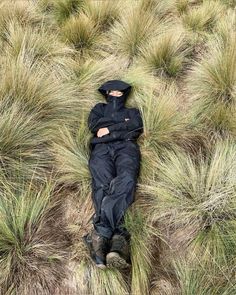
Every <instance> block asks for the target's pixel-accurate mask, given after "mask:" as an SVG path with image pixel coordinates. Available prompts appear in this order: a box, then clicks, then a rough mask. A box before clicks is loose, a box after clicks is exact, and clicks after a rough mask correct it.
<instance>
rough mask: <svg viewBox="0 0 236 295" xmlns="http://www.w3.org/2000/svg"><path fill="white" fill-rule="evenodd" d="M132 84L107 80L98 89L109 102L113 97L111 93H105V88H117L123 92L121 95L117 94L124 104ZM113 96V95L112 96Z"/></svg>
mask: <svg viewBox="0 0 236 295" xmlns="http://www.w3.org/2000/svg"><path fill="white" fill-rule="evenodd" d="M131 88H132V86H131V85H130V84H128V83H126V82H124V81H121V80H109V81H107V82H105V83H104V84H102V85H101V86H100V87H99V88H98V91H99V92H100V93H101V94H102V95H104V97H105V99H106V101H107V102H108V103H109V102H111V101H112V99H113V97H112V96H111V95H107V93H106V92H107V90H119V91H122V92H123V95H122V96H119V101H122V103H123V104H125V102H126V99H127V97H128V95H129V93H130V91H131ZM114 97H115V96H114Z"/></svg>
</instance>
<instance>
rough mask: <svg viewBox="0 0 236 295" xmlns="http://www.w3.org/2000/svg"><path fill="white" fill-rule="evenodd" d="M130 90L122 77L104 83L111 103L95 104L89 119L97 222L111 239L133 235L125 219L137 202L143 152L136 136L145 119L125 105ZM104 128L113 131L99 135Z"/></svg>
mask: <svg viewBox="0 0 236 295" xmlns="http://www.w3.org/2000/svg"><path fill="white" fill-rule="evenodd" d="M130 89H131V86H130V85H129V84H127V83H125V82H123V81H119V80H112V81H108V82H106V83H105V84H103V85H102V86H101V87H100V88H99V89H98V90H99V91H100V92H101V93H102V94H103V95H104V96H105V98H106V101H107V102H108V103H107V104H105V103H99V104H97V105H95V107H94V108H93V109H92V110H91V113H90V114H89V118H88V126H89V128H90V130H91V132H92V133H93V134H94V136H93V138H92V139H91V146H90V148H91V154H90V158H89V170H90V172H91V175H92V199H93V203H94V208H95V214H94V216H93V225H94V228H95V229H96V231H97V232H98V233H99V234H101V235H103V236H104V237H107V238H109V239H110V238H111V237H112V235H113V234H115V233H116V234H121V235H124V236H125V237H127V238H129V233H128V232H127V230H126V229H125V227H124V226H123V221H124V219H123V218H124V213H125V211H126V209H127V208H128V207H129V206H130V205H131V204H132V202H133V201H134V194H135V190H136V182H137V178H138V176H139V171H140V160H141V153H140V148H139V145H138V144H137V142H136V139H137V138H138V136H139V135H140V134H141V133H142V132H143V121H142V118H141V115H140V112H139V110H138V109H136V108H126V107H125V105H124V104H125V101H126V98H127V96H128V94H129V92H130ZM106 90H121V91H122V92H124V94H123V95H122V96H120V97H115V96H111V95H107V94H106ZM125 118H129V119H130V120H128V121H125ZM102 127H107V128H108V129H109V132H110V133H109V134H108V135H105V136H102V137H96V132H97V131H98V130H99V128H102Z"/></svg>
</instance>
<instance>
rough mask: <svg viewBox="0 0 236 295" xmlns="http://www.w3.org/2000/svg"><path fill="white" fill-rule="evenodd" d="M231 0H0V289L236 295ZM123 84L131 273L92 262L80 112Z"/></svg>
mask: <svg viewBox="0 0 236 295" xmlns="http://www.w3.org/2000/svg"><path fill="white" fill-rule="evenodd" d="M234 2H235V1H231V0H205V1H201V0H189V1H186V0H176V1H172V0H168V1H163V0H161V1H155V0H145V1H144V0H139V1H108V0H104V1H97V0H96V1H95V0H58V1H57V0H37V1H34V0H17V1H13V0H10V1H6V0H0V53H1V54H0V194H1V198H0V293H1V294H9V295H10V294H30V295H31V294H32V295H34V294H35V295H36V294H45V295H49V294H50V295H51V294H84V295H86V294H87V295H90V294H100V295H107V294H109V295H111V294H115V295H122V294H124V295H127V294H134V295H139V294H144V295H146V294H151V295H155V294H163V295H165V294H166V295H167V294H168V295H180V294H181V295H182V294H186V295H190V294H191V295H192V294H202V295H203V294H205V295H208V294H213V295H222V294H223V295H229V294H230V295H231V294H232V295H234V294H235V290H236V280H235V278H236V275H235V254H236V253H235V248H236V236H235V232H236V228H235V226H236V223H235V191H236V190H235V187H236V184H235V179H236V177H235V176H236V175H235V171H236V169H235V165H236V164H235V163H236V153H235V151H236V149H235V135H236V121H235V110H236V103H235V98H236V96H235V95H236V92H235V89H236V71H235V69H236V54H235V52H236V43H235V40H236V38H235V37H236V36H235V30H236V21H235V20H236V18H235V3H234ZM112 79H121V80H124V81H126V82H128V83H130V84H131V85H132V91H131V93H130V96H129V99H128V100H127V103H126V106H127V107H137V108H138V109H139V110H140V112H141V115H142V118H143V123H144V132H143V134H142V136H141V137H140V138H139V140H138V144H139V145H140V150H141V154H142V158H141V171H140V178H139V179H138V183H137V199H136V202H135V203H134V204H133V206H132V208H131V210H129V211H127V214H126V215H125V224H126V227H127V229H128V230H129V232H130V233H131V260H132V267H131V270H130V271H127V272H123V271H118V270H116V269H107V270H105V271H103V270H100V269H97V268H96V267H95V266H94V263H93V261H92V260H91V258H90V256H89V253H88V250H87V249H86V247H85V245H84V244H83V241H82V236H83V235H84V234H86V233H87V232H88V231H89V230H90V229H91V228H92V215H93V213H94V208H93V204H92V196H91V193H92V191H91V179H90V174H89V169H88V158H89V140H90V137H91V134H90V132H89V130H88V126H87V125H86V122H87V120H86V119H87V116H88V114H89V111H90V110H91V108H92V107H93V106H94V105H95V103H97V102H103V103H105V99H104V97H103V96H101V94H100V93H99V92H98V88H99V86H100V85H101V84H102V83H104V82H105V81H107V80H112Z"/></svg>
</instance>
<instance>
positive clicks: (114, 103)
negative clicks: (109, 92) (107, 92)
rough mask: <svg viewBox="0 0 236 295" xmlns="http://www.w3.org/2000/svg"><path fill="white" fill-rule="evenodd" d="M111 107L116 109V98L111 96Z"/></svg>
mask: <svg viewBox="0 0 236 295" xmlns="http://www.w3.org/2000/svg"><path fill="white" fill-rule="evenodd" d="M113 108H114V110H115V109H116V98H113Z"/></svg>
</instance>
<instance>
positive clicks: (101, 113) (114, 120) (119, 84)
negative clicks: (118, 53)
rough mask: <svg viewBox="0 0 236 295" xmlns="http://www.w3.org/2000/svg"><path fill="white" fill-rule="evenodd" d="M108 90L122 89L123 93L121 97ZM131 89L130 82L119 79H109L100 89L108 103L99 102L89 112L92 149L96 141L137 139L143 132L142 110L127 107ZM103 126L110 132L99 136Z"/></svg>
mask: <svg viewBox="0 0 236 295" xmlns="http://www.w3.org/2000/svg"><path fill="white" fill-rule="evenodd" d="M107 90H120V91H122V92H123V95H122V96H119V97H115V96H112V95H107V93H106V91H107ZM130 90H131V86H130V85H129V84H127V83H125V82H123V81H119V80H111V81H108V82H106V83H105V84H103V85H102V86H101V87H100V88H99V89H98V91H100V92H101V93H102V94H103V95H104V96H105V99H106V101H107V104H106V103H97V104H96V105H95V106H94V107H93V109H92V110H91V112H90V114H89V117H88V126H89V129H90V130H91V132H92V133H93V134H94V136H93V138H92V139H91V140H90V149H92V148H93V147H94V145H95V144H96V143H102V142H112V141H117V140H133V141H136V139H137V138H138V137H139V136H140V134H141V133H142V132H143V121H142V117H141V115H140V111H139V110H138V109H137V108H126V107H125V102H126V99H127V96H128V95H129V93H130ZM125 118H129V120H127V121H125ZM103 127H107V128H108V129H109V131H110V133H109V134H107V135H104V136H102V137H97V135H96V133H97V131H98V130H99V129H100V128H103Z"/></svg>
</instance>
